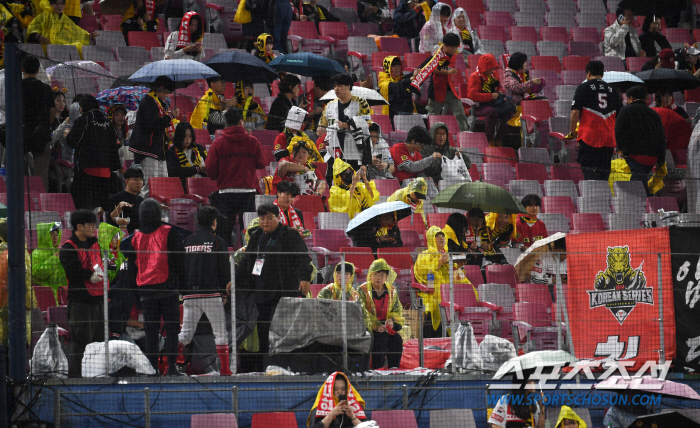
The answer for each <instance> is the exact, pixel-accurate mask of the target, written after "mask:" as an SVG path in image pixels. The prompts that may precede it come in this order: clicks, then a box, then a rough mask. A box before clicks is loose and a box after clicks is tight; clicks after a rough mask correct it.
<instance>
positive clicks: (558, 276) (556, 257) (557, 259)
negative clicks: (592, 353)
mask: <svg viewBox="0 0 700 428" xmlns="http://www.w3.org/2000/svg"><path fill="white" fill-rule="evenodd" d="M554 262H555V266H556V269H557V271H556V278H555V279H556V284H555V287H557V288H559V286H560V285H561V274H560V271H559V268H560V267H561V258H560V254H559V253H555V254H554ZM547 291H549V290H547ZM559 296H560V295H559V294H557V309H556V311H557V313H556V315H555V318H554V319H556V320H557V349H559V350H561V349H562V345H563V340H562V336H561V333H562V332H561V314H560V311H559V308H560V306H559Z"/></svg>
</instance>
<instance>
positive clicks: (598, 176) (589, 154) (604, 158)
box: [578, 140, 614, 181]
mask: <svg viewBox="0 0 700 428" xmlns="http://www.w3.org/2000/svg"><path fill="white" fill-rule="evenodd" d="M578 142H579V148H578V163H579V164H580V165H581V168H583V177H584V178H585V179H586V180H604V181H608V177H609V176H610V160H611V158H612V155H613V152H614V149H613V148H612V147H591V146H589V145H588V144H586V143H584V142H583V141H581V140H579V141H578Z"/></svg>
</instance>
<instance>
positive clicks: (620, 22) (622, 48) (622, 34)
mask: <svg viewBox="0 0 700 428" xmlns="http://www.w3.org/2000/svg"><path fill="white" fill-rule="evenodd" d="M623 3H624V2H623ZM623 3H620V5H619V6H618V7H617V10H616V11H615V16H616V17H617V19H616V20H615V22H614V23H613V25H611V26H609V27H608V28H606V29H605V30H603V51H604V53H605V56H615V57H618V58H620V59H621V60H623V61H624V60H625V59H626V58H631V57H637V56H646V53H645V52H644V50H643V49H642V47H641V42H640V41H639V37H637V30H636V29H634V28H633V27H632V21H634V12H632V8H631V7H629V6H626V5H624V4H623Z"/></svg>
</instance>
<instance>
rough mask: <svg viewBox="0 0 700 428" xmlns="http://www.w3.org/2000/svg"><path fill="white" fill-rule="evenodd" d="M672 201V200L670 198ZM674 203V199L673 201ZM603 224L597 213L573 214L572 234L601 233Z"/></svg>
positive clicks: (603, 227)
mask: <svg viewBox="0 0 700 428" xmlns="http://www.w3.org/2000/svg"><path fill="white" fill-rule="evenodd" d="M671 199H673V198H671ZM674 201H675V199H674ZM603 231H605V224H604V223H603V217H602V216H601V215H600V214H598V213H575V214H574V232H603Z"/></svg>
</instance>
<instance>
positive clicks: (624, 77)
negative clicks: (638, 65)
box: [582, 71, 644, 90]
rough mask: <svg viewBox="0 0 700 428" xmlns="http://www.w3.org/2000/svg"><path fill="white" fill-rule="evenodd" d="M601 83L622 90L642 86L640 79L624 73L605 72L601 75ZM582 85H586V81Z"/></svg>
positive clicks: (642, 82)
mask: <svg viewBox="0 0 700 428" xmlns="http://www.w3.org/2000/svg"><path fill="white" fill-rule="evenodd" d="M603 81H604V82H605V83H607V84H609V85H616V87H618V88H620V89H622V90H625V89H628V88H630V87H632V86H635V85H637V84H640V85H643V84H644V81H643V80H642V79H640V78H639V77H637V76H635V75H634V74H632V73H628V72H626V71H606V72H605V73H604V74H603ZM582 83H586V81H585V80H584V81H583V82H582Z"/></svg>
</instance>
